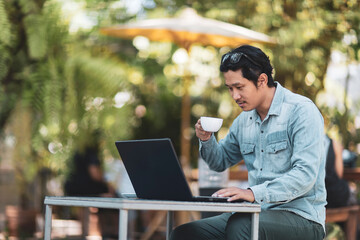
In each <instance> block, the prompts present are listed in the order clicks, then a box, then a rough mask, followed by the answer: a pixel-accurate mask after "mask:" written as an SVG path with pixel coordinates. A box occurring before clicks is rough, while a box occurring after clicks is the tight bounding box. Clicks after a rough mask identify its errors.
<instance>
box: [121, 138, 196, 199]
mask: <svg viewBox="0 0 360 240" xmlns="http://www.w3.org/2000/svg"><path fill="white" fill-rule="evenodd" d="M115 144H116V147H117V149H118V151H119V154H120V156H121V158H122V161H123V163H124V165H125V168H126V171H127V172H128V175H129V178H130V180H131V182H132V184H133V187H134V189H135V192H136V195H137V196H138V197H139V198H143V199H157V200H178V201H186V200H190V199H192V193H191V190H190V188H189V185H188V183H187V181H186V178H185V176H184V173H183V171H182V168H181V166H180V163H179V161H178V158H177V156H176V153H175V150H174V147H173V145H172V143H171V140H170V139H168V138H163V139H143V140H127V141H117V142H115Z"/></svg>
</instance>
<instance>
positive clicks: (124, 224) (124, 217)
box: [119, 209, 128, 240]
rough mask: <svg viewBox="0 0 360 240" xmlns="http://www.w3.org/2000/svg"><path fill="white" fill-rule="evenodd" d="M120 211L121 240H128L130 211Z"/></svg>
mask: <svg viewBox="0 0 360 240" xmlns="http://www.w3.org/2000/svg"><path fill="white" fill-rule="evenodd" d="M119 211H120V214H119V240H126V239H127V229H128V210H127V209H120V210H119Z"/></svg>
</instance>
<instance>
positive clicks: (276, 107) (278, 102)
mask: <svg viewBox="0 0 360 240" xmlns="http://www.w3.org/2000/svg"><path fill="white" fill-rule="evenodd" d="M275 83H276V89H275V94H274V98H273V100H272V102H271V105H270V109H269V112H268V115H269V116H270V115H280V112H281V106H282V102H283V101H284V95H285V92H284V87H283V86H281V85H280V83H278V82H275Z"/></svg>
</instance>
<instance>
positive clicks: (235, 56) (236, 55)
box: [221, 52, 261, 68]
mask: <svg viewBox="0 0 360 240" xmlns="http://www.w3.org/2000/svg"><path fill="white" fill-rule="evenodd" d="M242 56H244V57H246V58H247V59H248V60H249V61H250V62H252V63H253V64H255V65H256V66H258V67H260V68H261V65H260V64H258V63H256V62H255V61H254V60H252V59H251V58H250V57H249V56H248V55H246V54H245V53H242V52H235V53H233V52H228V53H226V54H225V55H224V56H223V58H222V60H221V64H224V62H225V61H226V60H227V59H228V58H230V63H231V64H237V63H238V62H240V60H241V57H242Z"/></svg>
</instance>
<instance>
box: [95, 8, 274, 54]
mask: <svg viewBox="0 0 360 240" xmlns="http://www.w3.org/2000/svg"><path fill="white" fill-rule="evenodd" d="M101 33H102V34H104V35H109V36H114V37H119V38H128V39H132V38H134V37H136V36H145V37H147V38H149V39H150V40H151V41H162V42H164V41H165V42H173V43H176V44H178V45H179V46H181V47H184V48H186V49H188V48H189V47H190V45H191V44H194V43H197V44H201V45H205V46H209V45H210V46H214V47H224V46H228V47H237V46H239V45H242V44H250V43H267V44H269V43H270V44H271V43H272V44H274V43H275V40H274V39H273V38H271V37H269V36H268V35H266V34H263V33H259V32H256V31H253V30H250V29H247V28H244V27H241V26H238V25H234V24H230V23H226V22H221V21H217V20H214V19H209V18H204V17H201V16H199V15H198V14H197V13H196V11H195V10H194V9H192V8H186V9H184V10H183V12H182V13H181V15H180V16H179V17H177V18H157V19H148V20H142V21H137V22H130V23H127V24H123V25H118V26H112V27H105V28H102V29H101Z"/></svg>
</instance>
